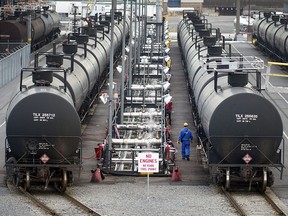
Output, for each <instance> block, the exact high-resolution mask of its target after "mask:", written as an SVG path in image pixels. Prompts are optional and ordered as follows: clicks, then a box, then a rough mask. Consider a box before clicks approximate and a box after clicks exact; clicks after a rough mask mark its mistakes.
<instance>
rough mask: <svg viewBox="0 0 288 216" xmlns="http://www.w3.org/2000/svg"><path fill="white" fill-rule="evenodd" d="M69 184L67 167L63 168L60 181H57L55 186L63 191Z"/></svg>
mask: <svg viewBox="0 0 288 216" xmlns="http://www.w3.org/2000/svg"><path fill="white" fill-rule="evenodd" d="M67 184H68V178H67V171H66V170H65V169H62V170H61V178H60V181H59V182H56V183H55V187H56V188H57V189H58V190H60V191H61V192H65V190H66V188H67Z"/></svg>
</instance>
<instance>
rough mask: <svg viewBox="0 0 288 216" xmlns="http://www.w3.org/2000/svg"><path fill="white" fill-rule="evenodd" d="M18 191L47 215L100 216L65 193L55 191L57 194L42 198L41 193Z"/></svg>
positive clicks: (22, 189) (21, 189) (46, 195)
mask: <svg viewBox="0 0 288 216" xmlns="http://www.w3.org/2000/svg"><path fill="white" fill-rule="evenodd" d="M19 190H20V191H21V192H22V193H23V194H24V195H25V196H26V197H28V198H29V199H30V200H31V201H32V202H33V203H34V204H36V205H37V206H38V207H39V208H41V209H42V210H43V211H45V212H46V213H47V214H49V215H55V216H60V215H67V214H68V215H74V214H75V215H76V214H78V215H92V216H100V214H98V213H97V212H95V211H94V210H93V209H91V208H90V207H88V206H86V205H85V204H83V203H81V202H80V201H78V200H77V199H75V198H74V197H72V196H70V195H69V194H67V193H61V192H59V191H57V193H56V194H55V193H49V194H45V197H44V196H43V191H41V194H37V193H36V192H34V193H35V194H34V195H33V194H31V193H29V192H27V191H25V190H24V188H22V187H19Z"/></svg>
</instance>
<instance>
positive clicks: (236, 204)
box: [221, 187, 247, 216]
mask: <svg viewBox="0 0 288 216" xmlns="http://www.w3.org/2000/svg"><path fill="white" fill-rule="evenodd" d="M221 190H222V192H223V194H224V195H225V196H226V197H227V199H228V200H229V202H230V203H231V205H232V206H233V207H234V208H235V209H236V210H237V212H238V213H239V214H240V215H241V216H246V215H247V214H246V213H245V212H244V210H243V209H242V208H241V206H240V205H239V204H238V203H237V202H236V200H235V199H234V198H233V197H232V196H231V194H230V193H229V192H228V191H226V190H225V188H224V187H221Z"/></svg>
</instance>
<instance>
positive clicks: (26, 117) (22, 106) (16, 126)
mask: <svg viewBox="0 0 288 216" xmlns="http://www.w3.org/2000/svg"><path fill="white" fill-rule="evenodd" d="M38 88H39V87H38ZM38 88H34V89H30V90H29V92H28V91H27V92H22V93H21V94H17V95H16V96H15V97H14V98H13V100H12V101H11V103H10V106H9V109H8V110H7V117H6V122H7V123H6V134H7V139H8V143H13V145H10V146H9V147H10V148H11V151H12V152H13V154H14V155H15V156H18V157H21V156H22V154H23V152H26V150H25V149H26V148H28V146H29V144H31V143H37V145H42V148H43V153H44V151H45V152H46V154H47V155H48V156H49V157H53V159H61V158H62V156H61V155H59V153H57V151H59V152H60V153H61V154H62V155H65V156H66V157H69V156H71V155H74V154H75V149H78V147H79V137H80V134H81V127H80V118H79V115H78V113H77V112H76V110H75V108H74V106H73V101H72V100H71V99H70V97H68V95H67V94H64V93H62V94H59V91H57V90H56V89H54V88H49V87H41V90H39V89H38ZM43 131H45V135H44V137H45V139H43V138H39V137H43ZM60 136H61V137H60ZM37 137H38V138H37ZM23 138H24V139H23ZM48 142H49V143H50V144H52V146H53V145H54V144H55V145H57V146H55V148H57V151H55V149H54V147H52V148H51V149H50V150H47V149H46V148H48V145H47V143H48ZM16 143H17V145H15V144H16ZM58 145H59V146H58ZM40 148H41V147H40ZM38 153H39V154H40V155H41V150H39V151H38Z"/></svg>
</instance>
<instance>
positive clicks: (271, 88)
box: [265, 61, 288, 93]
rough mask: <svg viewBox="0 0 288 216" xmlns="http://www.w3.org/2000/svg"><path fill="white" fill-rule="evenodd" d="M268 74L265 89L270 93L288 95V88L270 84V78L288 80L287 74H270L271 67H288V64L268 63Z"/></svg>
mask: <svg viewBox="0 0 288 216" xmlns="http://www.w3.org/2000/svg"><path fill="white" fill-rule="evenodd" d="M267 65H268V67H267V71H266V72H267V73H266V80H265V89H266V90H267V91H270V92H278V93H288V87H281V86H277V87H275V86H272V85H271V84H270V83H269V78H270V77H285V78H288V75H285V74H275V73H270V72H271V66H282V67H283V66H284V67H288V63H283V62H271V61H269V62H267Z"/></svg>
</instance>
